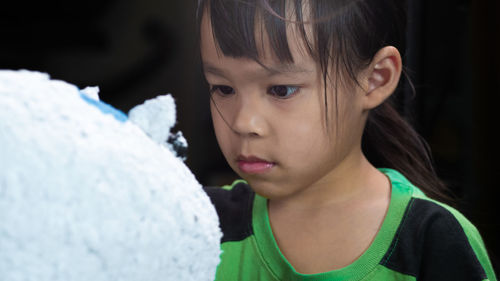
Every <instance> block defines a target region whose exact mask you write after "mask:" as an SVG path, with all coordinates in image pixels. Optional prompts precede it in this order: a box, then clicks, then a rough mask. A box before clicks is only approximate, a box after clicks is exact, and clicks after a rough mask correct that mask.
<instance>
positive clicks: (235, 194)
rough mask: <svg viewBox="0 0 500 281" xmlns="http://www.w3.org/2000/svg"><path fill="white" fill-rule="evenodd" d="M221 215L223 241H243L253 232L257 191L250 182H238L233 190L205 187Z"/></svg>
mask: <svg viewBox="0 0 500 281" xmlns="http://www.w3.org/2000/svg"><path fill="white" fill-rule="evenodd" d="M203 189H204V190H205V192H206V193H207V194H208V196H209V197H210V200H211V201H212V204H214V206H215V209H216V211H217V214H218V215H219V221H220V228H221V230H222V234H223V236H222V240H221V243H223V242H227V241H241V240H243V239H245V238H247V237H248V236H250V235H252V234H253V229H252V205H253V199H254V197H255V193H254V192H253V191H252V190H251V188H250V187H249V186H248V184H245V183H237V184H236V185H235V186H233V188H232V189H231V190H226V189H222V188H220V187H203Z"/></svg>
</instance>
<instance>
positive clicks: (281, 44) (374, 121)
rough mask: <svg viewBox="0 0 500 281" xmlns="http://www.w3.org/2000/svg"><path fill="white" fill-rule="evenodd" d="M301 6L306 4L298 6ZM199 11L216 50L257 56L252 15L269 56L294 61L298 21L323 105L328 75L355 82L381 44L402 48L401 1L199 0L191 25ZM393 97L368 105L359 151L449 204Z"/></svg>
mask: <svg viewBox="0 0 500 281" xmlns="http://www.w3.org/2000/svg"><path fill="white" fill-rule="evenodd" d="M304 5H307V7H308V9H303V7H305V6H304ZM290 10H291V11H293V12H292V14H293V17H290V16H289V15H290V12H289V11H290ZM205 11H208V13H209V14H210V21H211V24H212V30H213V34H214V40H215V42H216V44H217V47H218V49H219V50H220V51H221V52H222V54H224V55H225V56H230V57H246V58H250V59H253V60H255V61H257V62H259V53H258V46H257V43H256V40H255V34H256V33H255V28H257V27H256V16H257V15H258V16H259V20H260V26H259V27H260V28H262V29H263V30H264V31H265V32H266V34H267V36H268V38H269V41H270V46H271V48H272V51H273V52H274V55H275V56H276V58H277V59H279V60H280V61H283V62H290V63H293V57H292V55H291V52H290V49H289V45H288V39H287V34H286V26H287V23H298V24H297V28H298V31H299V33H300V35H301V37H302V38H301V39H302V40H303V42H304V44H305V45H306V49H307V51H308V52H309V55H311V57H312V58H313V59H315V60H316V61H317V62H318V63H319V66H320V67H321V71H322V77H323V83H324V87H325V91H324V92H325V93H324V95H325V96H324V98H325V107H326V108H327V109H328V106H329V103H328V98H327V95H326V83H327V79H332V77H333V79H335V81H334V83H332V85H334V87H337V85H339V83H344V84H348V83H350V82H354V83H355V84H358V81H357V76H358V75H357V74H358V73H359V71H360V70H362V69H364V68H365V67H366V66H368V65H369V64H370V63H371V61H372V59H373V57H374V56H375V54H376V53H377V52H378V51H379V50H380V49H382V48H383V47H385V46H394V47H396V48H397V49H398V50H400V52H402V53H403V54H404V50H405V32H406V3H405V1H404V0H198V11H197V20H198V27H199V26H200V25H201V19H202V16H203V14H204V12H205ZM306 11H307V12H306ZM287 15H288V17H287ZM306 23H307V24H311V26H312V32H311V33H312V34H307V33H306V31H305V27H304V26H305V24H306ZM332 73H333V74H334V75H331V74H332ZM399 88H400V87H399ZM394 98H395V95H392V96H391V97H390V98H389V99H388V100H387V101H385V102H384V103H382V104H381V105H380V106H378V107H377V108H374V109H372V110H371V111H370V113H369V116H368V119H367V122H366V126H365V129H364V132H363V137H362V150H363V152H364V153H365V155H366V157H367V158H368V160H369V161H370V162H371V163H372V164H373V165H375V166H377V167H386V168H393V169H396V170H398V171H400V172H401V173H402V174H403V175H404V176H405V177H407V178H408V179H409V180H410V181H411V182H412V183H413V184H415V185H416V186H418V187H419V188H420V189H421V190H422V191H423V192H424V193H425V194H426V195H427V196H429V197H431V198H433V199H436V200H439V201H442V202H445V203H448V204H453V200H452V198H451V196H450V195H449V193H448V189H447V188H446V186H445V184H444V183H443V182H442V181H441V180H440V179H439V178H438V176H437V175H436V172H435V170H434V168H433V163H432V158H431V154H430V151H429V148H428V145H427V144H426V142H425V141H424V140H423V139H422V138H421V137H420V136H419V134H418V133H417V132H416V131H415V130H414V129H413V128H412V126H411V125H410V124H409V123H408V122H407V121H406V120H405V119H404V118H403V117H402V116H401V115H400V114H399V113H398V111H397V110H396V109H395V107H394V104H393V103H394ZM335 106H336V107H337V104H336V99H335ZM326 112H328V110H325V114H327V113H326ZM326 119H327V121H328V118H326ZM327 127H328V126H327Z"/></svg>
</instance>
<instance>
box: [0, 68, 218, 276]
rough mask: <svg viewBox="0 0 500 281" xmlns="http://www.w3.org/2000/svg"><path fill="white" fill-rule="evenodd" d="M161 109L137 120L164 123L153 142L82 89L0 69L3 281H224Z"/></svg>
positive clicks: (212, 219)
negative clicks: (218, 278)
mask: <svg viewBox="0 0 500 281" xmlns="http://www.w3.org/2000/svg"><path fill="white" fill-rule="evenodd" d="M90 93H91V96H93V97H94V99H95V97H96V96H97V92H96V91H95V89H94V90H93V91H92V90H91V91H90ZM95 102H96V103H99V102H98V101H95ZM154 104H155V101H151V102H147V103H146V105H147V106H146V107H143V108H142V109H141V108H140V107H138V108H137V109H134V110H133V111H132V112H134V114H137V115H136V116H135V117H134V119H135V120H143V121H144V120H148V121H147V122H152V121H153V120H155V119H156V120H159V121H160V122H159V123H158V124H153V123H151V124H149V125H148V126H149V127H148V128H153V129H151V130H150V131H149V132H148V133H147V134H146V133H144V132H143V131H142V130H141V129H140V128H139V127H138V126H136V125H135V124H134V123H132V122H131V121H130V120H127V119H126V116H125V115H123V116H122V117H125V119H123V120H121V121H120V118H117V116H118V117H120V114H118V115H116V114H117V112H115V116H114V115H112V114H109V113H106V112H103V110H101V109H99V107H98V106H96V105H93V104H91V103H89V101H88V100H85V99H84V98H83V95H82V93H81V91H80V90H79V89H78V88H77V87H75V86H73V85H70V84H68V83H66V82H63V81H55V80H50V78H49V76H48V75H46V74H42V73H37V72H28V71H0V280H6V281H21V280H23V281H31V280H32V281H49V280H50V281H63V280H64V281H90V280H92V281H114V280H122V281H143V280H147V281H155V280H176V281H177V280H183V281H184V280H196V281H199V280H213V279H214V277H215V269H216V266H217V264H218V262H219V254H220V248H219V246H220V245H219V241H220V237H221V233H220V230H219V227H218V218H217V214H216V212H215V210H214V208H213V206H212V204H211V203H210V200H209V198H208V197H207V196H206V194H205V193H204V192H203V190H202V189H201V186H200V184H199V183H198V182H197V181H196V179H195V177H194V176H193V174H192V173H191V171H190V170H189V169H188V168H187V167H186V166H185V164H184V163H183V162H182V160H180V159H178V158H176V157H175V155H174V154H173V153H172V152H171V151H170V150H169V149H168V148H167V146H165V145H161V144H158V143H159V142H162V141H164V140H165V139H166V137H167V136H168V134H169V132H170V129H171V127H172V126H173V125H174V123H175V105H174V102H173V99H172V98H171V97H160V98H158V99H157V103H156V105H154ZM99 105H102V104H100V103H99ZM148 108H149V109H148ZM165 118H166V119H165ZM144 122H145V121H144ZM147 122H146V123H147ZM141 126H144V124H142V125H141ZM148 135H149V136H148ZM150 136H151V137H152V138H153V139H154V140H152V139H151V138H150Z"/></svg>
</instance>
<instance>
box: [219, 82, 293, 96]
mask: <svg viewBox="0 0 500 281" xmlns="http://www.w3.org/2000/svg"><path fill="white" fill-rule="evenodd" d="M278 87H280V88H281V89H280V90H283V88H282V87H285V88H286V94H285V95H284V96H281V95H279V94H278V93H276V90H277V88H278ZM290 89H292V92H291V93H290V92H289V90H290ZM221 90H223V91H224V90H226V92H227V91H229V92H230V93H224V92H223V91H221ZM273 90H274V91H273ZM299 90H300V87H298V86H291V85H275V86H271V87H269V88H268V90H267V92H268V93H270V94H271V95H272V96H275V97H277V98H279V99H288V98H290V97H292V96H294V95H295V94H297V92H298V91H299ZM215 92H218V93H219V94H220V95H221V96H229V95H231V94H234V89H233V88H231V87H229V86H225V85H213V86H211V88H210V94H213V93H215Z"/></svg>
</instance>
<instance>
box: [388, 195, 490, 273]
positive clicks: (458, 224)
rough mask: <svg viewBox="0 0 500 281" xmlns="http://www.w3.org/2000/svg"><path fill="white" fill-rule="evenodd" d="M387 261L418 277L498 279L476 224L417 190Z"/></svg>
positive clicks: (401, 270)
mask: <svg viewBox="0 0 500 281" xmlns="http://www.w3.org/2000/svg"><path fill="white" fill-rule="evenodd" d="M384 260H385V262H386V266H389V267H393V268H394V269H398V270H399V271H400V272H405V273H408V274H410V273H411V274H412V275H414V276H416V277H417V279H418V280H488V278H490V279H489V280H495V277H494V275H493V271H492V269H491V263H490V261H489V259H488V255H487V253H486V249H485V247H484V243H483V242H482V239H481V236H480V234H479V232H478V231H477V229H476V227H475V226H474V225H473V224H472V223H471V222H470V221H469V220H468V219H467V218H465V216H463V215H462V214H461V213H460V212H459V211H457V210H456V209H454V208H452V207H450V206H447V205H445V204H442V203H440V202H437V201H434V200H431V199H429V198H427V197H425V195H423V193H421V192H419V190H418V189H417V190H416V191H415V195H414V196H413V197H412V198H411V200H410V202H409V203H408V205H407V208H406V211H405V214H404V217H403V220H402V221H401V224H400V226H399V228H398V231H397V234H396V237H395V239H394V240H393V243H392V245H391V249H390V250H389V252H388V253H387V255H386V257H385V259H384Z"/></svg>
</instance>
